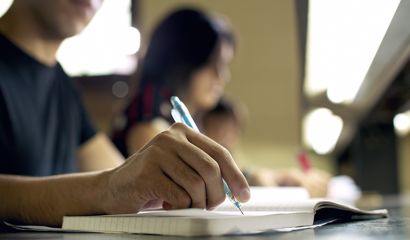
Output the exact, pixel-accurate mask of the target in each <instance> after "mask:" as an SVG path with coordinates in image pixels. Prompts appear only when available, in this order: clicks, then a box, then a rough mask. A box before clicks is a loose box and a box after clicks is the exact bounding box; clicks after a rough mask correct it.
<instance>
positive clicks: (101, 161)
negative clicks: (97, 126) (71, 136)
mask: <svg viewBox="0 0 410 240" xmlns="http://www.w3.org/2000/svg"><path fill="white" fill-rule="evenodd" d="M77 156H78V160H79V171H80V172H89V171H98V170H104V169H108V168H115V167H118V166H119V165H121V164H122V163H123V162H124V157H123V156H122V155H121V153H120V152H119V151H118V150H117V148H115V146H114V145H113V144H112V142H111V141H110V139H108V137H107V136H106V135H105V134H104V133H97V134H96V135H95V136H94V137H92V138H91V139H89V140H88V141H87V142H85V143H84V144H83V145H81V146H80V148H79V149H78V150H77Z"/></svg>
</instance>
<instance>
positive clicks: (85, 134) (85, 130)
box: [79, 99, 97, 145]
mask: <svg viewBox="0 0 410 240" xmlns="http://www.w3.org/2000/svg"><path fill="white" fill-rule="evenodd" d="M80 100H81V99H80ZM79 108H80V111H81V115H80V116H81V125H82V129H81V134H80V145H81V144H83V143H84V142H86V141H87V140H88V139H90V138H92V137H93V136H94V135H95V134H96V133H97V131H96V129H95V127H94V125H93V124H92V122H91V120H90V118H89V117H88V114H87V112H86V111H85V109H84V106H83V104H82V103H81V102H79Z"/></svg>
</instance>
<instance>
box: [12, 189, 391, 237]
mask: <svg viewBox="0 0 410 240" xmlns="http://www.w3.org/2000/svg"><path fill="white" fill-rule="evenodd" d="M251 192H252V198H251V200H250V201H249V202H248V203H244V204H242V209H243V211H244V214H245V215H242V214H241V213H240V212H239V211H238V210H237V209H236V208H235V206H233V205H232V203H230V202H229V201H226V202H224V203H223V204H222V205H220V206H219V207H218V208H217V209H216V210H215V211H206V210H202V209H182V210H172V211H163V210H159V211H141V212H139V213H136V214H121V215H101V216H65V217H64V220H63V226H62V229H59V231H76V232H78V231H80V232H103V233H134V234H156V235H169V236H187V237H194V236H219V235H227V234H247V233H252V234H254V233H259V232H264V231H291V230H298V229H303V228H312V227H315V226H320V225H322V224H325V223H330V222H333V221H336V220H343V221H355V220H363V219H374V218H383V217H388V212H387V210H385V209H381V210H374V211H364V210H360V209H358V208H355V207H352V206H348V205H344V204H341V203H338V202H335V201H330V200H325V199H309V195H308V193H307V192H306V190H304V189H301V188H253V189H252V190H251ZM275 196H276V197H275ZM271 199H274V200H271ZM295 199H297V200H295ZM19 227H21V226H19ZM27 229H29V228H27ZM30 230H35V229H30ZM51 231H52V229H51Z"/></svg>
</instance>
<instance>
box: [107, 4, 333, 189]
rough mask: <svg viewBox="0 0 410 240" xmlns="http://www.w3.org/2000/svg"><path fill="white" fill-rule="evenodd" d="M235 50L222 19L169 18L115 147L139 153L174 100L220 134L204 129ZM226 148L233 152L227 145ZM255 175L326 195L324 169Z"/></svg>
mask: <svg viewBox="0 0 410 240" xmlns="http://www.w3.org/2000/svg"><path fill="white" fill-rule="evenodd" d="M235 46H236V40H235V35H234V34H233V32H232V30H231V29H230V27H229V26H228V24H227V22H226V21H224V20H223V19H222V18H221V17H218V16H216V15H211V14H207V13H205V12H202V11H201V10H198V9H194V8H183V9H179V10H176V11H174V12H172V13H171V14H170V15H168V16H167V17H165V19H164V20H163V21H162V22H161V23H160V24H159V25H158V26H157V28H156V29H155V30H154V32H153V34H152V36H151V39H150V42H149V46H148V49H147V52H146V54H145V57H144V59H143V63H142V70H141V76H140V79H139V87H138V92H137V94H136V96H135V97H134V98H133V99H132V100H131V102H130V104H129V105H128V106H127V108H126V110H125V111H124V113H123V114H121V115H118V116H117V119H116V120H115V121H114V122H118V123H125V124H124V125H121V124H120V125H114V133H113V142H114V143H115V145H116V146H117V148H118V149H119V150H120V151H121V152H122V154H123V155H124V156H129V155H131V154H132V153H134V152H135V151H138V150H139V149H141V148H142V147H143V146H144V145H145V144H146V143H147V142H149V141H150V140H151V139H152V138H153V137H154V136H155V135H156V134H158V133H159V132H161V131H163V130H164V129H167V128H168V127H169V126H170V125H171V124H172V123H173V122H174V120H173V119H172V117H171V112H170V111H171V103H170V98H171V96H178V97H179V98H180V99H181V101H182V102H184V103H185V105H186V106H187V108H188V110H189V112H190V114H191V115H192V117H193V118H194V120H195V122H196V124H197V125H198V128H199V130H200V131H201V132H204V133H207V134H210V133H211V132H212V133H215V132H219V133H220V132H221V128H220V126H219V125H218V124H216V125H212V124H207V126H206V129H205V127H204V116H205V115H206V114H207V112H208V111H210V110H211V109H212V108H214V107H215V106H216V105H217V104H218V101H219V100H220V99H221V97H222V95H223V92H224V87H225V85H226V83H227V82H228V81H229V79H230V71H229V64H230V62H231V61H232V60H233V57H234V53H235ZM228 124H230V123H228ZM223 127H224V131H227V130H228V129H230V128H227V126H226V124H225V125H224V126H223ZM231 127H232V126H231ZM216 135H218V134H214V135H212V136H216ZM225 137H228V136H225ZM211 138H212V137H211ZM213 140H215V141H217V142H218V143H223V142H220V141H219V140H218V139H213ZM224 143H226V141H224ZM225 147H226V148H228V150H229V146H228V144H227V145H225ZM251 170H252V171H247V174H246V175H247V177H248V179H250V180H252V183H253V185H258V186H303V187H306V189H307V190H308V191H309V192H310V193H311V195H312V196H314V197H324V196H325V195H326V190H327V181H328V180H329V174H327V173H324V172H322V171H320V170H317V169H312V171H309V173H304V172H302V171H300V170H298V169H286V170H275V169H263V168H258V167H255V168H252V169H251Z"/></svg>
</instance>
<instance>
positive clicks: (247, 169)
mask: <svg viewBox="0 0 410 240" xmlns="http://www.w3.org/2000/svg"><path fill="white" fill-rule="evenodd" d="M248 118H249V114H248V110H247V108H246V106H245V105H244V104H242V103H240V102H238V101H235V100H233V99H227V98H226V97H223V98H221V99H220V101H219V102H218V104H217V105H216V107H215V108H213V109H211V110H209V111H207V112H206V113H204V115H203V133H204V134H205V135H207V136H208V137H209V138H211V139H212V140H214V141H215V142H217V143H219V144H221V145H222V146H223V147H225V148H226V149H228V151H229V152H231V154H232V155H233V156H234V159H235V161H236V162H237V164H238V166H240V167H241V168H242V171H243V173H244V175H245V177H246V178H247V180H248V183H249V184H250V185H253V186H289V187H290V186H301V187H304V188H306V189H307V190H308V191H309V193H310V195H311V197H325V196H326V193H327V189H328V181H329V179H330V175H329V174H328V173H326V172H323V171H320V170H317V169H310V170H308V171H307V172H302V171H301V170H299V169H297V168H285V169H270V168H261V167H258V166H255V165H249V164H247V165H246V164H245V162H252V161H249V160H247V161H243V162H242V161H241V160H244V159H243V158H244V156H243V154H241V152H240V149H238V148H239V147H240V146H239V143H240V142H241V136H242V132H243V131H244V129H245V126H246V123H247V121H248ZM238 150H239V151H238ZM238 158H239V159H240V161H239V162H238ZM245 158H246V156H245ZM295 158H296V156H295ZM295 161H296V160H295Z"/></svg>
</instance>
